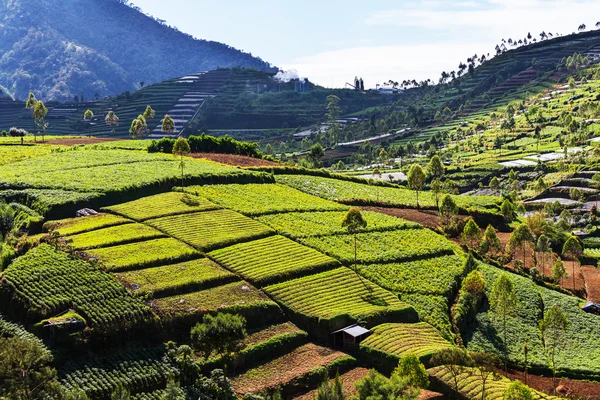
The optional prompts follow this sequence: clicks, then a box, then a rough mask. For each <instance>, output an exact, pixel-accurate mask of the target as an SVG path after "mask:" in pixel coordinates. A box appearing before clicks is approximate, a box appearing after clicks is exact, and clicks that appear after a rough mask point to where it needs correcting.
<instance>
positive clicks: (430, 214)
mask: <svg viewBox="0 0 600 400" xmlns="http://www.w3.org/2000/svg"><path fill="white" fill-rule="evenodd" d="M361 208H362V209H364V210H368V211H375V212H378V213H381V214H387V215H391V216H393V217H398V218H403V219H406V220H408V221H413V222H417V223H419V224H421V225H423V226H425V227H427V228H430V229H437V227H438V226H440V224H441V222H440V216H439V213H438V212H437V211H435V210H416V209H412V208H392V207H361Z"/></svg>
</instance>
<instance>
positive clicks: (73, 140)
mask: <svg viewBox="0 0 600 400" xmlns="http://www.w3.org/2000/svg"><path fill="white" fill-rule="evenodd" d="M117 140H122V139H116V138H114V139H113V138H88V137H81V138H70V139H55V140H54V139H50V140H46V141H45V142H38V143H43V144H60V145H63V146H76V145H80V144H98V143H106V142H115V141H117Z"/></svg>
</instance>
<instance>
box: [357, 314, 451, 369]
mask: <svg viewBox="0 0 600 400" xmlns="http://www.w3.org/2000/svg"><path fill="white" fill-rule="evenodd" d="M371 332H372V334H371V335H370V336H369V337H367V338H366V339H365V340H363V341H362V342H361V344H360V347H361V348H365V349H366V350H367V351H377V352H381V353H384V354H386V355H391V356H393V357H396V358H400V357H402V356H405V355H407V354H414V355H416V356H417V357H419V358H420V359H421V360H427V359H429V358H430V357H431V356H432V355H434V354H435V353H437V352H439V351H440V350H444V349H449V348H452V347H454V346H453V345H452V344H451V343H450V342H448V341H447V340H446V339H444V338H443V337H442V336H441V335H440V333H439V332H438V330H437V329H435V328H434V327H433V326H431V325H429V324H428V323H426V322H419V323H416V324H382V325H378V326H376V327H373V328H372V329H371Z"/></svg>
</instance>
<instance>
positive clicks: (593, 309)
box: [581, 301, 600, 315]
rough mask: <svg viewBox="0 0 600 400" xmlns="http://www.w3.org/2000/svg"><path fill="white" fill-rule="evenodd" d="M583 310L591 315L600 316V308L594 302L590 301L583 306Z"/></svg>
mask: <svg viewBox="0 0 600 400" xmlns="http://www.w3.org/2000/svg"><path fill="white" fill-rule="evenodd" d="M581 309H582V310H583V311H585V312H587V313H590V314H596V315H600V306H599V305H598V304H596V303H594V302H593V301H588V302H587V303H585V304H584V305H583V306H581Z"/></svg>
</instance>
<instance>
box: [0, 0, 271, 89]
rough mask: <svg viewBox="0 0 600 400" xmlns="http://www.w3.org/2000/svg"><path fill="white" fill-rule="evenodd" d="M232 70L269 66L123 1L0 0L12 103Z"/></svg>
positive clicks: (1, 66)
mask: <svg viewBox="0 0 600 400" xmlns="http://www.w3.org/2000/svg"><path fill="white" fill-rule="evenodd" d="M230 66H244V67H252V68H257V69H262V70H264V69H272V67H271V66H270V65H269V64H268V63H266V62H264V61H262V60H261V59H260V58H257V57H254V56H252V55H251V54H248V53H244V52H241V51H239V50H237V49H234V48H232V47H230V46H227V45H225V44H222V43H218V42H210V41H205V40H197V39H194V38H193V37H191V36H189V35H186V34H184V33H182V32H180V31H178V30H176V29H173V28H171V27H169V26H166V25H164V24H163V23H161V22H160V21H157V20H155V19H153V18H151V17H149V16H147V15H145V14H143V13H141V12H140V11H138V10H136V9H134V8H131V7H129V6H127V5H126V4H123V1H121V0H38V1H36V2H31V1H28V0H0V85H2V86H4V87H5V88H6V89H7V90H8V92H9V93H10V94H12V95H13V96H15V97H17V98H21V99H22V98H24V97H26V96H27V94H28V92H29V91H30V90H32V91H33V92H34V93H35V94H36V96H37V97H38V98H41V99H47V100H50V99H52V100H66V99H70V98H71V99H72V98H73V96H75V95H77V96H81V95H83V96H84V97H85V98H86V99H91V98H93V97H94V96H95V95H96V94H98V95H99V96H104V95H108V94H116V93H119V92H123V91H126V90H134V89H135V88H136V87H137V86H138V84H139V82H146V83H152V82H158V81H162V80H165V79H168V78H172V77H176V76H182V75H185V74H188V73H193V72H198V71H202V70H210V69H215V68H217V67H230Z"/></svg>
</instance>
